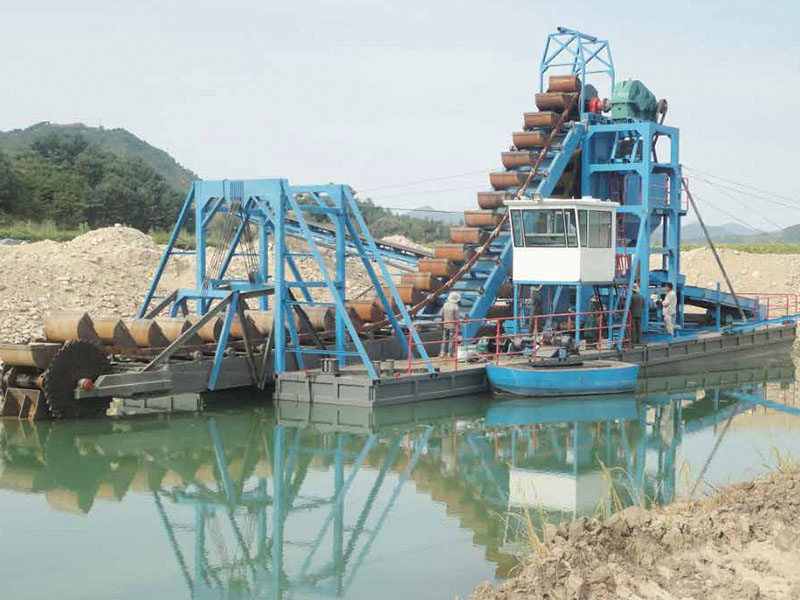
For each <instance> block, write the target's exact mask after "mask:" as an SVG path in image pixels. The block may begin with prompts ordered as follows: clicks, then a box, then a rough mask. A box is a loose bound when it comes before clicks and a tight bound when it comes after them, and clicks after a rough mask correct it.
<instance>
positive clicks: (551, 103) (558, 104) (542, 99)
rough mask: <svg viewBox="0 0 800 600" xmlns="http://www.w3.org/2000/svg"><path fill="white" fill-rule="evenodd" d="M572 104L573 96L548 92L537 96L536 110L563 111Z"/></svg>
mask: <svg viewBox="0 0 800 600" xmlns="http://www.w3.org/2000/svg"><path fill="white" fill-rule="evenodd" d="M571 102H572V95H571V94H562V93H560V92H547V93H544V94H536V108H538V109H539V110H542V111H549V110H557V111H562V110H564V109H565V108H567V107H568V106H569V105H570V103H571Z"/></svg>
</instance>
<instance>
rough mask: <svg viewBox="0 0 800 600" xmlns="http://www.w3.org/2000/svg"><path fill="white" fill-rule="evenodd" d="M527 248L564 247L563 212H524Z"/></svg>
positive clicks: (559, 210)
mask: <svg viewBox="0 0 800 600" xmlns="http://www.w3.org/2000/svg"><path fill="white" fill-rule="evenodd" d="M522 222H523V228H524V231H525V246H526V247H527V248H563V247H564V246H566V245H567V244H566V236H565V235H564V211H563V210H561V209H560V208H559V209H554V210H526V211H524V212H523V213H522Z"/></svg>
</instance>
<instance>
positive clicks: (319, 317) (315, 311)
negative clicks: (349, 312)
mask: <svg viewBox="0 0 800 600" xmlns="http://www.w3.org/2000/svg"><path fill="white" fill-rule="evenodd" d="M303 310H304V311H305V313H306V315H308V320H309V321H310V322H311V326H312V327H313V328H314V331H333V330H335V329H336V309H335V308H334V307H333V306H304V307H303ZM295 316H296V315H295Z"/></svg>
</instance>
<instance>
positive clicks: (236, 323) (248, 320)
mask: <svg viewBox="0 0 800 600" xmlns="http://www.w3.org/2000/svg"><path fill="white" fill-rule="evenodd" d="M245 327H247V337H248V339H250V340H251V341H252V340H254V339H257V338H259V337H261V335H260V333H259V331H258V329H257V328H256V325H255V323H254V322H253V317H251V316H250V315H248V314H245V316H244V325H242V320H241V319H240V318H239V315H236V316H235V317H233V320H232V321H231V330H230V336H231V338H232V339H234V340H243V339H244V331H245V330H244V328H245Z"/></svg>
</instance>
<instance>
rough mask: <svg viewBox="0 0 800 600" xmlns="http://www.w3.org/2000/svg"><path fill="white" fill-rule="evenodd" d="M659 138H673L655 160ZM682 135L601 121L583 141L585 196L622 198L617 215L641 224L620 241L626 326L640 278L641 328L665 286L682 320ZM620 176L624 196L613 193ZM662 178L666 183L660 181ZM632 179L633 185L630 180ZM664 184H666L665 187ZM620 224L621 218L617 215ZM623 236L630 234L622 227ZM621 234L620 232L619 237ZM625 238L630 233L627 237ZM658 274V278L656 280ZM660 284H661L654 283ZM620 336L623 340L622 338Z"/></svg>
mask: <svg viewBox="0 0 800 600" xmlns="http://www.w3.org/2000/svg"><path fill="white" fill-rule="evenodd" d="M658 138H665V139H667V140H668V141H669V158H668V159H667V160H662V161H656V160H655V159H654V156H655V153H654V147H655V144H656V140H657V139H658ZM679 145H680V137H679V132H678V129H677V128H675V127H668V126H666V125H659V124H658V123H654V122H652V121H640V122H633V123H611V122H607V123H597V124H593V125H591V126H590V127H589V129H588V131H587V133H586V135H585V137H584V141H583V152H582V154H581V160H582V165H581V167H582V170H581V177H582V179H581V189H582V192H583V195H584V196H592V197H594V198H601V199H604V200H618V201H619V202H620V206H619V208H618V209H617V214H618V215H621V218H622V222H623V223H625V220H626V219H631V218H632V219H634V220H635V221H634V222H635V223H638V228H637V229H636V230H637V234H636V238H635V239H634V240H633V241H634V245H633V247H631V246H630V245H627V244H626V245H625V246H619V245H618V246H617V255H618V256H619V255H626V256H628V257H629V261H630V262H629V264H630V268H629V269H628V271H629V272H628V273H627V277H626V278H625V279H624V280H623V281H622V282H621V283H622V284H623V285H624V286H625V288H626V294H625V315H624V317H623V323H622V326H623V327H622V330H623V331H624V330H625V326H626V324H627V323H626V321H627V311H628V309H629V308H630V300H631V297H632V295H633V294H632V288H633V283H634V282H635V281H636V280H638V281H639V284H640V288H641V290H642V293H643V295H644V296H645V312H644V317H643V320H642V328H643V329H647V328H648V327H649V326H650V324H651V320H650V311H649V294H650V293H651V292H655V293H661V292H663V291H664V289H663V287H662V285H663V284H665V283H667V282H669V283H671V284H672V285H673V287H674V289H675V291H676V293H677V294H678V298H679V306H678V323H679V324H681V325H682V324H683V294H682V287H683V277H681V275H680V245H681V216H683V214H685V211H684V210H683V209H682V207H681V200H680V194H681V166H680V162H679ZM615 179H616V181H617V182H619V181H622V182H623V184H622V188H621V189H622V192H621V197H619V198H614V194H615V193H620V192H619V191H618V190H616V191H615V190H614V186H613V181H614V180H615ZM662 183H663V185H662ZM631 184H632V185H631ZM662 188H663V189H662ZM651 223H652V224H656V223H657V224H659V225H660V226H661V232H662V236H661V242H662V244H661V247H660V248H659V249H658V250H657V252H658V253H659V254H660V255H661V271H662V272H661V273H659V274H658V277H652V276H651V272H650V257H651V254H653V253H654V252H655V251H654V249H653V248H651V244H650V233H651V229H650V228H651ZM618 225H619V220H618ZM623 235H624V236H625V235H626V234H625V233H624V232H623ZM619 238H620V236H619V234H618V235H617V240H619ZM625 241H626V242H627V237H626V238H625ZM653 279H655V281H654V280H653ZM651 284H657V285H651ZM608 294H609V296H608V298H609V300H610V302H609V305H611V304H612V303H614V304H615V303H616V294H615V293H614V290H613V289H609V290H608ZM620 341H621V340H620Z"/></svg>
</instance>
